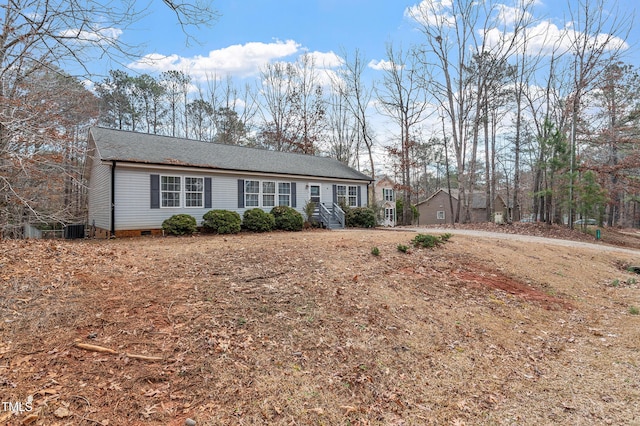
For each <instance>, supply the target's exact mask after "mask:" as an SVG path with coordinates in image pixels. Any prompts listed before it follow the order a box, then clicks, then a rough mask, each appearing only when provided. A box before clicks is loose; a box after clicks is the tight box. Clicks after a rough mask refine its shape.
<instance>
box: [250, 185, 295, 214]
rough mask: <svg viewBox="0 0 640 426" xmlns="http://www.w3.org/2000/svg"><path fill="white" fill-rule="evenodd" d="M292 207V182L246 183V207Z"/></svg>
mask: <svg viewBox="0 0 640 426" xmlns="http://www.w3.org/2000/svg"><path fill="white" fill-rule="evenodd" d="M290 205H291V182H275V181H270V180H264V181H260V180H245V181H244V206H245V207H265V208H271V207H275V206H290Z"/></svg>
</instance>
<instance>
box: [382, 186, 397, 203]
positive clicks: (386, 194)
mask: <svg viewBox="0 0 640 426" xmlns="http://www.w3.org/2000/svg"><path fill="white" fill-rule="evenodd" d="M382 197H383V198H384V200H385V201H392V202H393V201H395V200H396V197H395V194H394V191H393V189H390V188H382Z"/></svg>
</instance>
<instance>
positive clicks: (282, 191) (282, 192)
mask: <svg viewBox="0 0 640 426" xmlns="http://www.w3.org/2000/svg"><path fill="white" fill-rule="evenodd" d="M278 205H279V206H290V205H291V183H289V182H279V183H278Z"/></svg>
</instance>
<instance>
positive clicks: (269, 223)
mask: <svg viewBox="0 0 640 426" xmlns="http://www.w3.org/2000/svg"><path fill="white" fill-rule="evenodd" d="M275 225H276V219H275V218H274V217H273V215H272V214H271V213H267V212H265V211H264V210H262V209H258V208H255V209H251V210H247V211H245V212H244V215H243V218H242V226H244V228H245V229H247V230H249V231H253V232H269V231H271V230H273V227H274V226H275Z"/></svg>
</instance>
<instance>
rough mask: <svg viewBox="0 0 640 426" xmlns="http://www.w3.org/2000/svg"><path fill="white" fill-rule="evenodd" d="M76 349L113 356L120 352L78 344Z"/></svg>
mask: <svg viewBox="0 0 640 426" xmlns="http://www.w3.org/2000/svg"><path fill="white" fill-rule="evenodd" d="M76 347H77V348H80V349H84V350H86V351H91V352H100V353H105V354H112V355H117V354H118V352H116V351H114V350H113V349H109V348H105V347H104V346H98V345H90V344H88V343H79V342H76Z"/></svg>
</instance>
